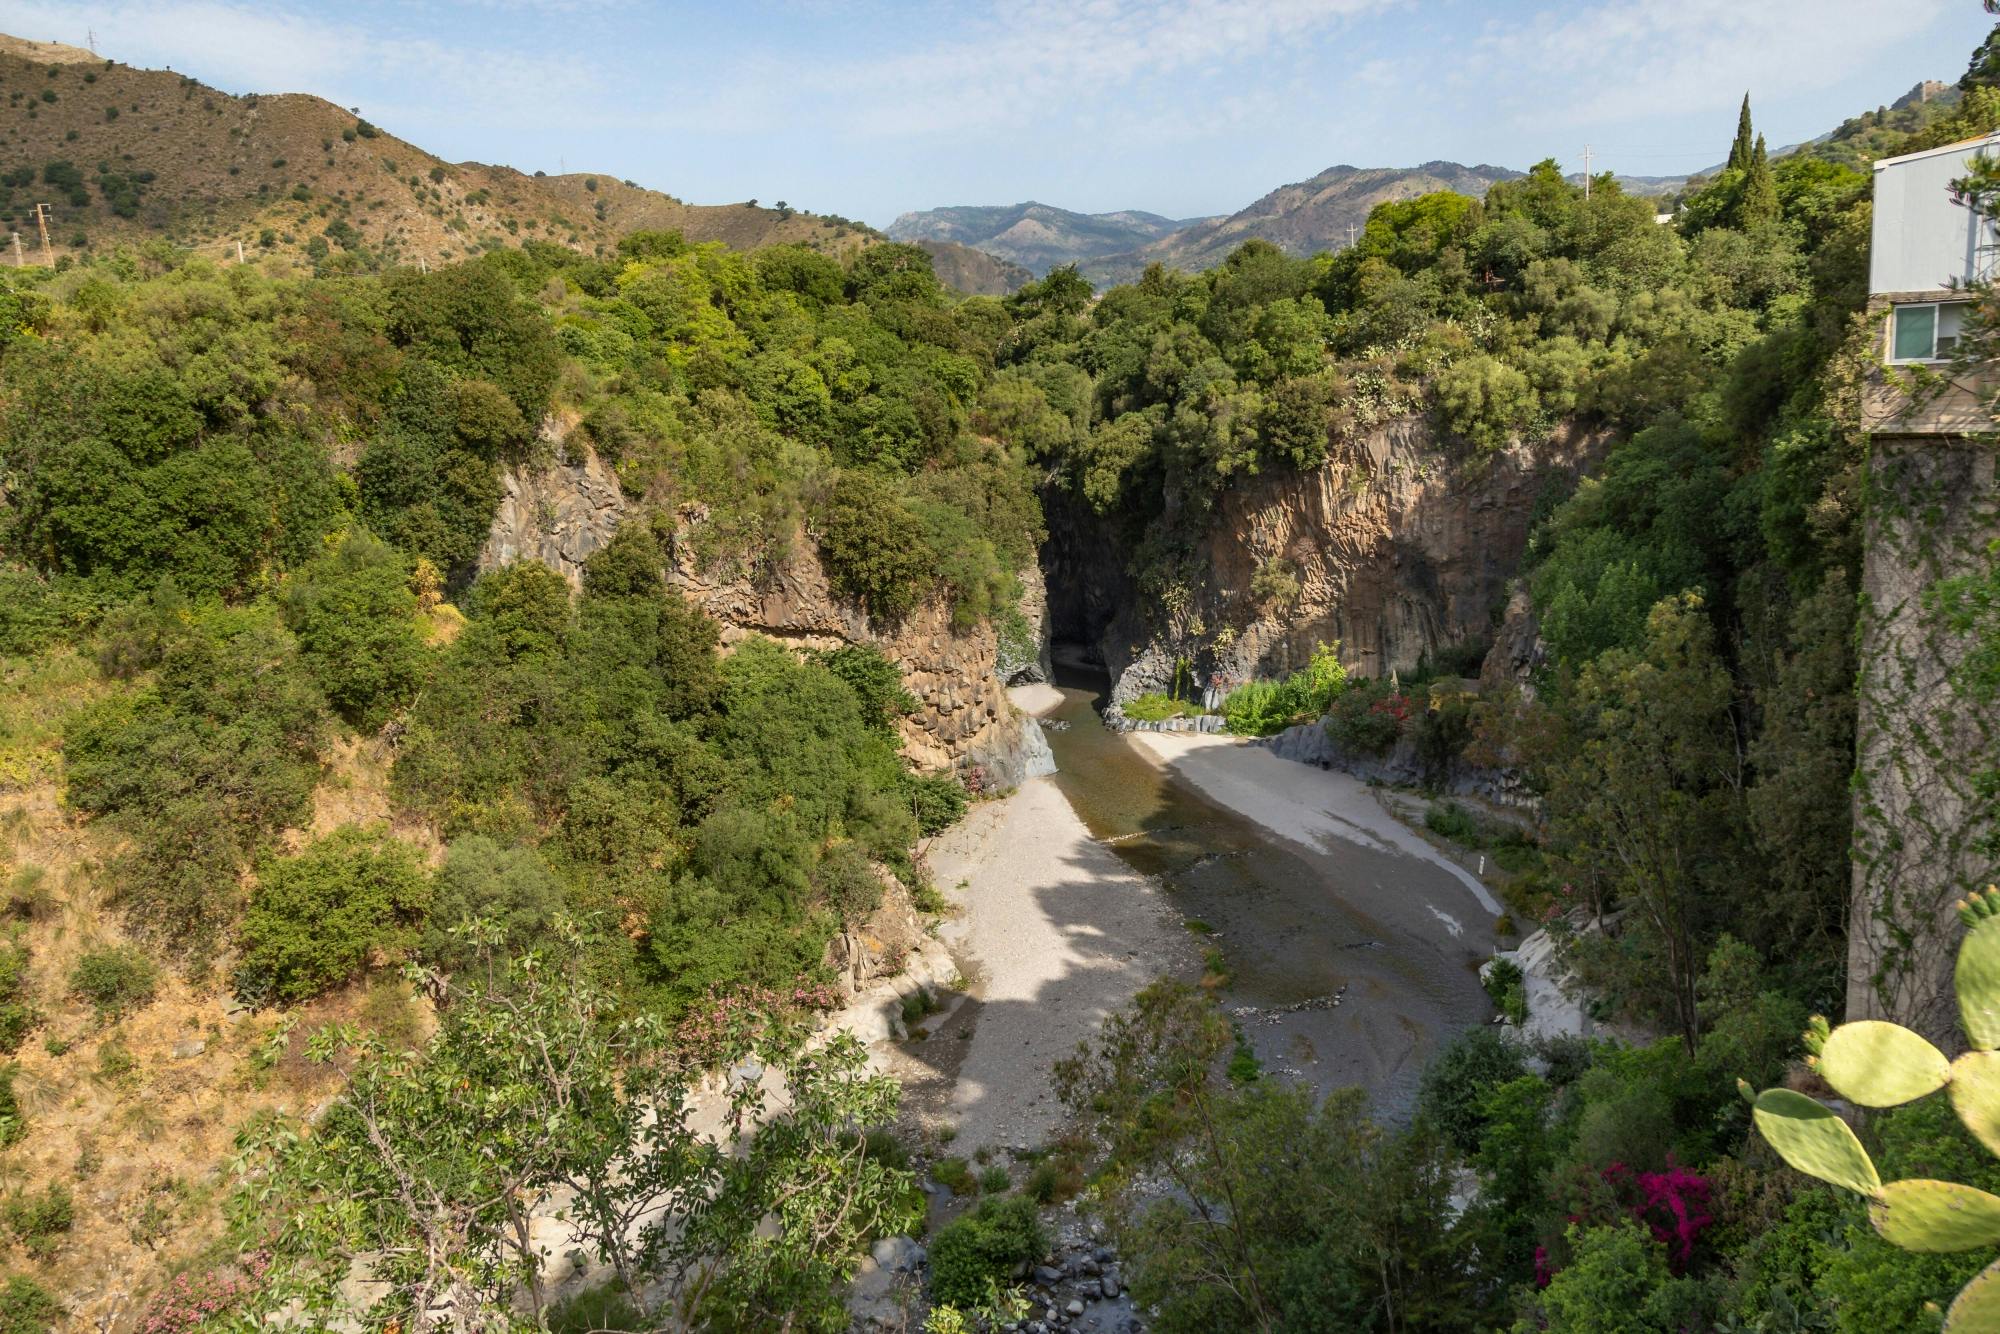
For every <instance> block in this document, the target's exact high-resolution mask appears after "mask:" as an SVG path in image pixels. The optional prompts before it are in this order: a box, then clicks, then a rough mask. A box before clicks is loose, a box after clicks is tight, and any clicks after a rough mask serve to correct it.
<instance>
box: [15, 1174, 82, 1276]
mask: <svg viewBox="0 0 2000 1334" xmlns="http://www.w3.org/2000/svg"><path fill="white" fill-rule="evenodd" d="M0 1216H4V1217H5V1219H6V1222H7V1230H8V1231H9V1232H12V1233H13V1234H14V1239H15V1240H16V1241H18V1242H20V1243H21V1247H22V1249H23V1250H25V1251H27V1253H28V1254H29V1255H30V1256H31V1257H33V1258H34V1259H37V1260H47V1259H49V1258H50V1257H51V1256H53V1255H54V1254H55V1253H56V1251H57V1250H58V1249H59V1248H60V1247H61V1246H62V1243H63V1239H64V1238H65V1237H67V1236H68V1235H69V1230H70V1228H71V1226H73V1225H74V1224H75V1222H76V1208H75V1204H74V1202H73V1201H72V1200H71V1199H70V1194H69V1187H67V1186H65V1185H63V1184H62V1183H61V1182H52V1183H50V1184H49V1185H46V1186H44V1187H42V1188H41V1189H40V1190H38V1191H27V1190H17V1191H15V1192H14V1194H13V1195H11V1196H10V1197H8V1200H7V1204H6V1206H5V1208H4V1209H0Z"/></svg>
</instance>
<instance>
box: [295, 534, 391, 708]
mask: <svg viewBox="0 0 2000 1334" xmlns="http://www.w3.org/2000/svg"><path fill="white" fill-rule="evenodd" d="M416 613H417V599H416V596H415V594H413V593H412V592H411V591H410V583H409V569H408V567H407V565H406V563H405V561H404V559H403V557H402V556H400V555H399V554H397V552H396V550H395V549H394V548H393V547H391V546H390V545H389V544H388V543H386V542H383V541H382V540H381V539H379V538H377V537H375V536H373V535H372V534H370V533H368V532H366V531H365V530H356V531H354V532H351V533H349V534H348V535H347V537H346V538H345V539H344V540H342V542H341V544H340V545H339V546H338V547H336V548H335V549H334V550H333V551H332V552H330V553H328V554H327V555H326V556H325V557H323V558H322V559H320V560H318V561H315V562H314V563H313V564H312V565H310V566H308V567H307V568H306V569H305V570H304V571H303V572H301V573H300V575H299V576H298V578H297V579H296V580H294V581H293V583H292V585H291V586H290V587H289V588H288V589H287V590H286V594H285V624H286V625H287V626H288V627H290V629H291V631H292V633H293V634H295V635H297V636H298V640H299V658H300V660H301V661H302V662H304V663H305V666H306V669H307V670H308V671H310V672H311V673H312V675H313V679H314V680H316V681H318V682H319V686H320V689H321V690H323V691H325V692H326V698H327V702H328V703H330V704H332V705H333V707H334V708H335V709H336V710H337V711H338V712H339V713H340V714H341V716H342V717H344V718H346V719H347V721H348V722H350V723H353V724H354V725H355V726H356V727H361V728H367V729H371V730H372V729H373V728H376V727H379V726H381V724H382V723H383V722H384V721H385V720H386V719H387V718H388V716H389V714H390V712H391V711H392V710H394V709H396V708H397V707H399V706H401V705H402V704H404V703H406V702H407V701H408V700H409V698H410V696H411V695H413V694H414V693H416V688H417V680H418V677H419V676H420V674H421V673H422V670H423V663H424V646H423V641H422V639H421V637H420V636H419V634H418V632H417V622H416Z"/></svg>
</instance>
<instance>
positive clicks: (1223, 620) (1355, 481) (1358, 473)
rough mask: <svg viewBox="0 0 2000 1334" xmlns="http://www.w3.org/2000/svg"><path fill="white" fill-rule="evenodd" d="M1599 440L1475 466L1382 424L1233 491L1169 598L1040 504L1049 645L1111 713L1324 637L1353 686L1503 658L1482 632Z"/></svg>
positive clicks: (1562, 436)
mask: <svg viewBox="0 0 2000 1334" xmlns="http://www.w3.org/2000/svg"><path fill="white" fill-rule="evenodd" d="M1607 440H1608V435H1607V433H1605V432H1603V431H1601V430H1589V429H1585V428H1583V427H1580V426H1576V425H1573V424H1570V425H1564V426H1561V427H1559V428H1558V429H1556V430H1555V431H1553V432H1552V433H1550V434H1549V435H1548V436H1547V437H1546V438H1543V439H1540V440H1537V441H1534V442H1522V441H1517V442H1514V443H1512V444H1510V445H1508V446H1506V447H1504V448H1501V449H1498V450H1494V451H1491V452H1487V453H1479V454H1475V453H1470V452H1468V451H1467V450H1466V449H1465V448H1464V447H1463V446H1462V445H1458V444H1456V443H1453V442H1449V441H1445V440H1441V439H1440V438H1439V437H1438V435H1437V433H1436V432H1435V430H1434V429H1433V427H1432V426H1431V424H1430V422H1429V421H1428V419H1426V418H1422V417H1408V418H1403V419H1400V420H1397V421H1393V422H1388V423H1384V424H1383V425H1381V426H1378V427H1376V428H1374V429H1372V430H1370V431H1367V432H1365V433H1361V434H1357V435H1355V436H1352V437H1349V438H1346V439H1342V440H1337V441H1335V442H1334V444H1333V446H1332V448H1331V450H1330V451H1329V456H1328V459H1327V461H1326V462H1325V463H1324V464H1322V465H1321V466H1319V467H1317V468H1313V469H1311V470H1308V471H1303V472H1294V471H1291V470H1284V471H1272V472H1267V473H1265V474H1263V475H1260V476H1255V477H1248V478H1243V479H1241V480H1239V481H1237V482H1236V483H1235V484H1234V485H1233V486H1231V487H1230V488H1229V489H1228V490H1227V491H1225V492H1224V493H1223V495H1222V497H1221V499H1220V501H1219V502H1218V504H1217V505H1216V507H1215V509H1214V510H1213V511H1212V513H1211V515H1210V516H1209V518H1208V520H1207V522H1206V523H1205V525H1204V531H1203V532H1202V533H1201V534H1200V535H1199V536H1198V537H1197V539H1196V541H1195V547H1194V550H1195V557H1196V559H1195V563H1194V568H1195V569H1196V570H1197V571H1198V574H1197V576H1196V578H1195V580H1194V581H1193V582H1192V583H1190V584H1187V585H1184V586H1182V587H1181V588H1180V589H1178V590H1176V592H1175V593H1174V594H1172V595H1171V596H1170V597H1162V596H1160V595H1157V594H1155V595H1154V596H1152V597H1150V598H1148V597H1145V596H1142V595H1140V593H1139V591H1138V590H1139V586H1140V582H1141V581H1139V580H1138V579H1136V578H1135V577H1134V575H1133V574H1132V572H1131V569H1130V565H1131V555H1130V553H1129V552H1127V551H1124V550H1121V549H1120V548H1119V544H1118V541H1117V539H1116V538H1115V537H1113V536H1112V535H1111V534H1110V532H1109V531H1108V529H1107V528H1106V527H1105V526H1104V525H1103V524H1102V523H1100V522H1098V521H1097V520H1096V517H1095V516H1094V515H1092V514H1091V512H1090V511H1089V510H1088V509H1087V507H1085V506H1083V505H1082V504H1081V503H1080V502H1078V501H1076V500H1075V499H1074V498H1072V497H1069V496H1067V495H1060V496H1056V497H1053V498H1052V499H1051V502H1050V504H1049V507H1048V508H1049V526H1050V531H1051V534H1052V536H1051V539H1050V544H1051V550H1050V552H1049V553H1048V555H1047V556H1046V557H1045V560H1044V568H1045V569H1046V570H1047V571H1048V574H1049V583H1050V603H1051V609H1052V612H1053V617H1052V619H1053V621H1054V624H1055V632H1056V637H1057V638H1058V639H1068V640H1080V641H1082V642H1084V643H1085V644H1086V645H1087V646H1089V647H1090V648H1091V649H1093V650H1094V651H1095V652H1096V653H1098V654H1101V656H1102V658H1103V661H1104V664H1105V667H1106V669H1107V671H1108V672H1109V674H1110V676H1111V680H1112V695H1113V698H1114V699H1117V700H1120V701H1124V700H1128V699H1131V698H1133V697H1134V696H1137V695H1139V694H1142V693H1144V692H1146V691H1149V690H1161V689H1165V688H1167V687H1168V686H1169V685H1170V684H1171V683H1172V681H1173V679H1174V674H1175V670H1176V665H1177V663H1179V662H1182V661H1185V663H1186V665H1187V667H1188V669H1189V670H1190V671H1191V673H1192V675H1193V677H1194V680H1195V682H1196V683H1197V684H1199V685H1203V686H1209V685H1213V686H1215V687H1217V688H1218V689H1226V688H1228V687H1229V686H1232V685H1236V684H1240V683H1241V682H1243V681H1246V680H1252V679H1257V678H1269V677H1276V676H1281V675H1283V674H1285V673H1287V672H1290V671H1292V670H1294V669H1296V668H1298V667H1300V666H1303V665H1304V664H1305V662H1306V661H1307V659H1308V658H1309V657H1310V656H1311V654H1312V650H1313V647H1314V645H1316V644H1319V643H1322V642H1331V641H1333V640H1338V641H1339V642H1340V656H1341V659H1342V660H1343V662H1345V663H1346V665H1347V666H1348V667H1349V668H1350V670H1357V671H1360V672H1363V673H1365V674H1367V675H1370V676H1381V675H1385V674H1387V673H1388V672H1390V671H1391V670H1400V671H1408V670H1410V669H1411V668H1414V667H1415V666H1416V665H1417V663H1418V662H1419V661H1420V660H1421V659H1424V658H1426V657H1429V658H1431V659H1433V660H1436V659H1437V658H1438V657H1440V656H1441V655H1443V654H1446V653H1448V652H1450V651H1453V650H1462V649H1463V648H1464V647H1466V646H1468V645H1485V644H1487V643H1490V642H1493V641H1494V640H1495V639H1496V636H1497V637H1498V638H1500V639H1502V640H1505V641H1507V642H1508V643H1509V644H1511V643H1512V640H1513V639H1514V638H1517V637H1518V635H1502V634H1500V631H1501V628H1502V622H1503V618H1504V617H1505V616H1506V614H1507V609H1508V603H1509V596H1510V591H1511V590H1510V587H1509V584H1510V581H1511V580H1513V579H1514V578H1515V576H1517V575H1518V574H1519V573H1520V569H1521V563H1522V558H1523V556H1524V555H1525V553H1526V550H1527V542H1528V534H1529V531H1530V530H1531V528H1532V527H1533V525H1534V523H1535V521H1536V519H1537V518H1538V517H1539V516H1540V515H1541V514H1542V513H1543V512H1545V510H1546V508H1547V507H1548V506H1549V505H1550V504H1551V503H1553V501H1554V500H1555V499H1558V498H1560V497H1561V496H1564V495H1567V494H1568V492H1569V491H1570V490H1571V489H1573V488H1574V486H1575V484H1576V480H1577V478H1578V477H1579V476H1580V475H1581V474H1583V473H1584V472H1586V471H1588V469H1589V468H1590V467H1591V466H1592V465H1593V464H1594V463H1595V462H1596V461H1597V460H1598V458H1600V457H1601V455H1602V453H1603V450H1604V447H1605V445H1606V443H1607ZM1260 571H1264V572H1265V573H1264V575H1263V577H1262V578H1260V577H1259V572H1260ZM1274 590H1275V592H1274ZM1529 635H1530V637H1532V631H1530V632H1529Z"/></svg>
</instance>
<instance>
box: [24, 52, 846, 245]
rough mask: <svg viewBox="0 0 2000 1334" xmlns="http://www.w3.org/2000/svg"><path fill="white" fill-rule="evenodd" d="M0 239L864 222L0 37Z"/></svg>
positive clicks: (290, 236) (720, 234)
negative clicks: (500, 160)
mask: <svg viewBox="0 0 2000 1334" xmlns="http://www.w3.org/2000/svg"><path fill="white" fill-rule="evenodd" d="M0 87H4V88H6V89H10V90H14V91H13V92H12V94H11V96H12V98H13V99H15V100H14V102H13V104H12V105H11V106H10V108H9V114H8V116H7V119H6V120H5V121H4V122H0V243H5V241H6V233H7V232H8V231H10V230H12V231H18V232H19V233H20V234H21V238H22V243H23V245H24V246H25V247H29V248H34V249H39V248H40V244H41V238H40V232H39V229H38V227H37V225H36V222H35V216H34V206H35V205H36V204H38V203H47V204H48V205H49V206H50V215H51V218H50V226H49V240H50V244H51V249H52V250H53V251H54V253H55V255H56V257H57V258H60V257H62V256H63V255H65V254H70V253H74V252H77V251H80V250H86V249H101V248H103V247H105V246H107V245H114V244H117V243H120V242H124V241H138V240H144V239H146V238H148V237H154V236H165V237H167V238H169V239H171V240H173V241H174V242H175V243H176V244H179V245H182V246H186V247H188V248H190V249H193V250H195V251H196V252H198V253H204V254H207V255H210V256H211V257H216V258H226V259H234V258H235V256H236V253H237V246H238V244H239V243H240V244H241V245H242V247H243V253H244V254H245V256H246V257H255V256H257V255H260V254H279V255H284V254H294V255H307V256H312V257H315V258H316V257H318V256H320V255H322V254H330V255H333V256H334V257H336V258H337V257H338V256H339V255H340V253H341V252H343V251H363V252H367V253H368V254H369V255H371V256H374V257H379V258H380V259H381V260H383V261H388V262H403V263H415V262H417V261H418V260H419V259H422V260H425V261H427V262H431V263H436V262H439V261H444V260H450V259H453V258H456V257H463V256H466V255H473V254H478V253H480V252H481V251H483V250H491V249H495V248H498V247H501V246H507V245H518V244H520V243H521V242H522V241H524V240H529V239H534V240H542V241H552V242H554V243H556V244H558V245H565V246H569V247H571V248H572V249H576V250H581V251H584V252H586V253H595V252H608V251H609V250H610V249H611V247H612V246H613V245H614V244H615V242H616V241H617V238H618V237H620V236H622V235H624V234H625V233H627V232H631V231H635V230H639V229H642V228H644V229H673V230H677V231H679V232H680V233H681V234H682V235H683V236H685V237H687V239H689V240H690V241H721V242H724V243H725V244H727V245H729V246H731V247H734V248H738V249H750V248H753V247H756V246H760V245H771V244H777V243H784V242H797V243H800V244H803V245H808V246H812V247H813V248H815V249H819V250H823V251H825V252H827V253H829V254H844V253H847V252H849V251H852V250H854V249H856V248H858V247H860V246H863V245H866V244H869V243H870V242H871V241H873V240H876V239H879V238H880V233H879V232H876V231H875V230H874V229H873V228H870V227H868V226H866V225H865V224H862V223H858V222H851V221H849V220H847V219H845V218H837V217H822V216H816V215H814V214H811V213H806V212H800V211H795V210H793V209H789V208H778V209H771V208H759V207H757V206H756V205H755V204H754V203H746V204H722V205H698V204H688V203H684V202H683V201H681V200H679V199H676V198H674V197H673V196H672V195H668V194H663V193H661V192H659V191H657V190H647V189H643V188H641V187H640V186H638V185H636V184H633V183H632V182H630V181H621V180H619V179H618V178H617V177H614V176H611V175H608V174H606V175H592V174H590V173H587V172H572V173H570V174H568V175H564V176H545V175H542V174H540V173H537V174H535V175H532V176H530V175H527V174H525V173H523V172H519V171H516V170H514V169H513V168H511V167H500V166H487V165H485V164H483V163H478V162H460V163H452V162H446V161H444V160H443V159H442V158H439V157H436V156H434V155H433V154H430V153H427V152H425V151H424V150H423V149H421V148H418V147H416V146H415V145H413V144H408V143H405V142H404V141H403V140H401V139H398V138H396V137H395V136H394V135H392V134H390V133H388V132H387V131H385V130H382V129H379V128H377V127H376V126H374V125H371V124H370V123H368V121H366V120H365V119H362V118H361V117H360V116H358V115H356V114H355V113H354V112H352V111H349V110H347V109H345V108H342V107H337V106H335V105H333V104H332V103H331V102H327V101H324V100H322V99H320V98H318V97H312V96H307V95H302V94H280V95H268V94H267V95H257V94H250V95H246V96H243V97H232V96H230V95H229V94H227V93H223V92H219V91H217V90H216V89H213V88H210V87H207V86H206V85H204V84H201V83H199V82H197V81H196V80H194V79H191V78H188V77H187V76H185V75H182V74H176V73H174V72H172V71H170V70H146V69H135V68H133V67H131V66H129V65H121V64H118V63H117V62H116V61H111V60H105V59H103V58H102V57H100V56H97V55H95V54H93V53H92V52H89V51H85V50H83V49H81V48H79V47H73V46H59V45H55V44H52V43H46V42H30V41H24V40H22V39H20V38H15V37H8V36H5V35H0Z"/></svg>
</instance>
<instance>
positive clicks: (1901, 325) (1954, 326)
mask: <svg viewBox="0 0 2000 1334" xmlns="http://www.w3.org/2000/svg"><path fill="white" fill-rule="evenodd" d="M1967 304H1968V303H1967V302H1964V301H1941V302H1940V301H1930V302H1925V303H1924V304H1922V305H1912V306H1897V307H1896V308H1895V312H1894V315H1895V318H1894V320H1893V321H1892V323H1891V327H1890V331H1889V360H1891V361H1942V360H1944V359H1945V358H1947V357H1949V356H1951V354H1952V353H1953V352H1954V351H1956V350H1957V348H1958V337H1959V334H1960V333H1961V332H1963V330H1964V328H1965V307H1966V306H1967Z"/></svg>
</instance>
